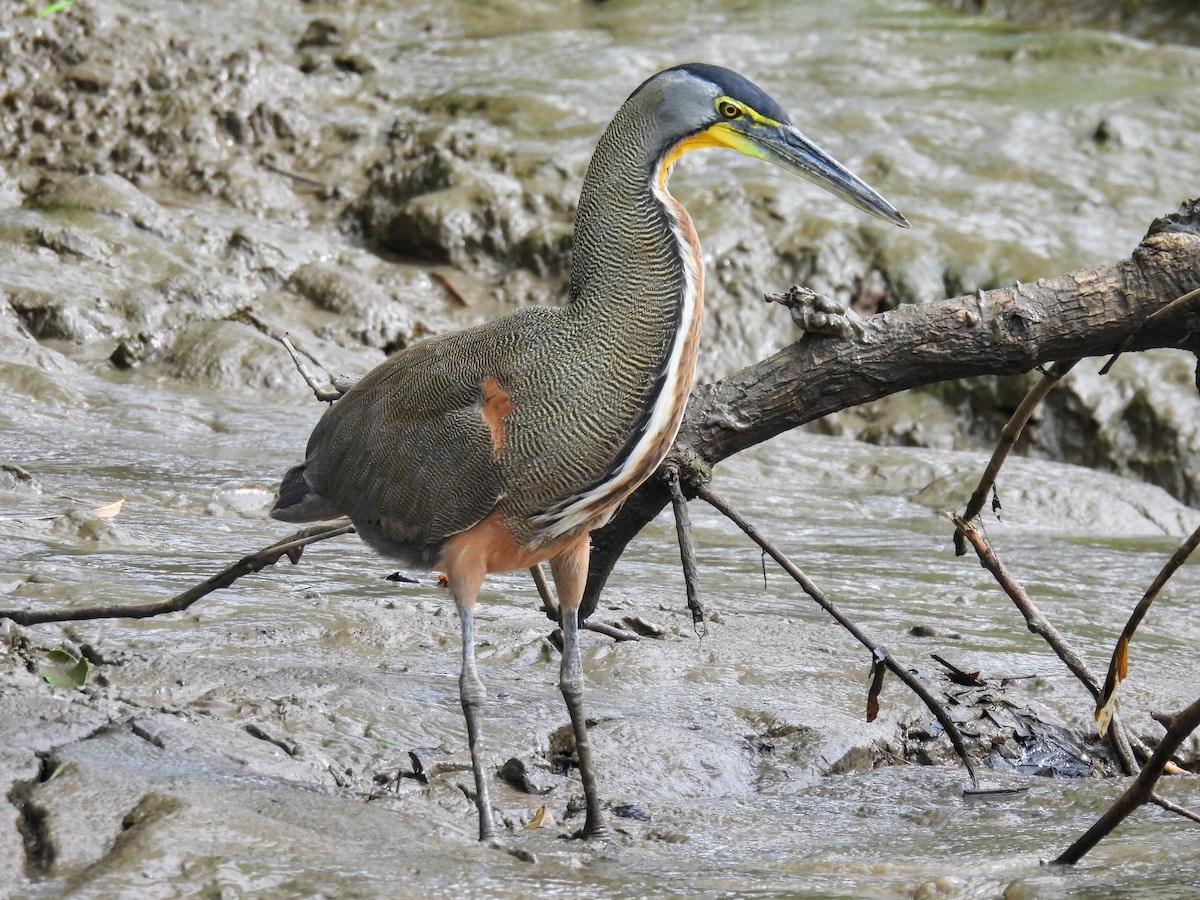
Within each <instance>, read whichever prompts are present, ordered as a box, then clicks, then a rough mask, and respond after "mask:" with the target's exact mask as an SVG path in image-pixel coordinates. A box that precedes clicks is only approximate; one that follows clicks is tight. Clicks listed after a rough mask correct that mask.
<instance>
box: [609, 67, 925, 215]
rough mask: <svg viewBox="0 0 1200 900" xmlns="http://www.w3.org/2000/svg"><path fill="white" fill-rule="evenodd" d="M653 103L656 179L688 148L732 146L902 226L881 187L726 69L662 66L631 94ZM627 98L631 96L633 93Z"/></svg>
mask: <svg viewBox="0 0 1200 900" xmlns="http://www.w3.org/2000/svg"><path fill="white" fill-rule="evenodd" d="M639 95H641V99H643V100H645V101H647V102H649V103H650V104H653V105H654V106H655V109H654V119H653V121H654V125H655V128H656V129H657V134H656V136H655V137H656V138H657V140H656V141H655V144H656V146H657V148H658V158H657V160H656V161H655V162H656V163H657V165H658V172H659V176H658V177H659V178H660V180H665V178H666V175H667V172H668V171H669V169H670V167H671V164H672V163H674V162H675V160H677V159H678V158H679V157H680V156H682V155H683V154H684V153H686V152H687V151H689V150H696V149H699V148H701V147H729V148H731V149H733V150H737V151H738V152H740V153H745V154H746V155H747V156H754V157H757V158H758V159H765V160H766V161H767V162H770V163H774V164H775V165H777V166H779V167H780V168H782V169H786V170H787V171H788V172H792V173H793V174H795V175H799V176H800V177H801V178H806V179H808V180H809V181H811V182H813V183H814V184H816V185H819V186H820V187H823V188H825V190H827V191H829V192H830V193H832V194H834V195H836V196H838V197H841V198H842V199H843V200H845V201H846V202H848V203H850V204H852V205H854V206H856V207H858V208H859V209H861V210H863V211H864V212H868V213H870V214H871V215H873V216H877V217H878V218H880V219H884V220H885V221H888V222H892V223H894V224H896V225H900V226H902V227H904V228H907V227H908V220H907V219H905V218H904V216H902V215H901V214H900V213H899V212H898V211H897V210H896V208H895V207H894V206H892V204H890V203H888V201H887V200H885V199H883V197H882V196H880V194H879V192H878V191H876V190H875V189H874V188H872V187H871V186H870V185H868V184H867V183H866V182H864V181H863V180H862V179H861V178H859V177H858V176H857V175H855V174H853V173H852V172H850V170H849V169H847V168H846V167H845V166H843V165H842V164H841V163H839V162H838V161H837V160H836V159H834V158H833V157H832V156H830V155H829V154H828V153H826V152H825V151H824V150H822V149H821V148H820V147H819V146H817V144H815V143H813V142H812V141H811V140H809V139H808V138H807V137H805V136H804V135H803V134H802V133H801V132H800V130H799V129H798V128H797V127H796V126H795V124H793V122H792V119H791V117H790V116H789V115H788V114H787V113H786V112H785V111H784V109H783V107H781V106H780V105H779V104H778V103H776V102H775V101H774V100H772V99H771V98H770V97H769V96H768V95H767V94H766V92H764V91H763V90H761V89H760V88H759V87H757V86H756V85H754V84H753V83H751V82H750V81H749V80H747V79H746V78H743V77H742V76H741V75H739V74H737V73H736V72H733V71H730V70H729V69H725V68H722V67H720V66H711V65H706V64H703V63H689V64H687V65H683V66H676V67H675V68H673V69H667V70H666V71H664V72H659V73H658V74H657V75H655V76H653V77H652V78H650V79H648V80H647V81H646V82H644V83H643V84H642V86H641V87H639V88H638V89H637V90H636V91H634V93H633V95H632V97H639ZM631 99H632V98H631Z"/></svg>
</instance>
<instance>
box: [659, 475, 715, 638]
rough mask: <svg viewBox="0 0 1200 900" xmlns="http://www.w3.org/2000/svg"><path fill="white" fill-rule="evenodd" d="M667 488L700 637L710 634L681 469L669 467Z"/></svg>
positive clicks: (695, 626)
mask: <svg viewBox="0 0 1200 900" xmlns="http://www.w3.org/2000/svg"><path fill="white" fill-rule="evenodd" d="M665 474H666V478H667V488H668V489H669V490H670V491H671V506H672V508H673V510H674V512H675V534H676V535H677V536H678V537H679V560H680V562H681V563H682V565H683V583H684V587H685V588H686V589H687V605H688V609H689V610H691V612H692V628H694V629H695V631H696V635H697V636H698V637H701V638H702V637H704V636H705V635H707V634H708V629H707V628H706V627H705V625H704V605H703V604H702V603H701V602H700V575H699V573H698V571H697V566H696V542H695V540H694V539H693V537H692V517H691V516H690V515H689V514H688V505H687V499H686V498H685V497H684V496H683V488H682V487H681V486H680V484H679V468H678V467H677V466H668V467H667V471H666V473H665Z"/></svg>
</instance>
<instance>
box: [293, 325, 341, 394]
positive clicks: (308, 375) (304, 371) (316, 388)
mask: <svg viewBox="0 0 1200 900" xmlns="http://www.w3.org/2000/svg"><path fill="white" fill-rule="evenodd" d="M279 342H280V343H281V344H283V346H284V348H285V349H286V350H287V352H288V353H289V354H290V355H291V357H292V362H293V363H295V364H296V370H297V371H298V372H299V373H300V377H301V378H303V379H304V383H305V384H307V385H308V386H309V388H310V389H311V390H312V392H313V393H314V394H315V395H316V397H317V399H318V400H320V401H321V402H322V403H332V402H333V401H334V400H340V399H341V398H342V395H343V394H345V393H346V392H345V391H342V390H338V388H337V387H336V386H335V387H334V388H333V389H332V390H331V389H328V388H323V387H321V385H320V384H318V383H317V379H316V378H315V377H314V376H313V373H312V372H310V371H309V370H308V366H306V365H305V364H304V360H302V359H301V358H300V354H299V353H297V352H296V348H295V347H293V346H292V342H291V341H289V340H288V336H287V335H286V334H285V335H283V336H282V337H280V338H279Z"/></svg>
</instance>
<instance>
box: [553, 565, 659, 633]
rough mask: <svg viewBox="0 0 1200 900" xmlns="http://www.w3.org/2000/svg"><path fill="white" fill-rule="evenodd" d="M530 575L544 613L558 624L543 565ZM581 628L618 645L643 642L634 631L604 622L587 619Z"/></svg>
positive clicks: (556, 606)
mask: <svg viewBox="0 0 1200 900" xmlns="http://www.w3.org/2000/svg"><path fill="white" fill-rule="evenodd" d="M529 574H530V575H532V576H533V583H534V584H535V585H536V586H537V591H538V596H539V597H541V598H542V612H544V613H545V614H546V618H547V619H549V620H550V621H551V622H555V623H557V622H558V602H557V601H556V600H555V599H554V592H553V590H552V589H551V588H550V583H549V582H548V581H546V573H545V572H544V571H542V564H541V563H537V564H536V565H533V566H530V567H529ZM579 627H580V628H584V629H586V630H588V631H594V632H596V634H602V635H604V636H605V637H610V638H612V639H613V640H614V641H617V642H618V643H620V642H622V641H637V640H641V638H639V637H638V635H636V634H634V633H633V632H632V631H625V630H624V629H623V628H617V627H616V626H615V625H605V624H604V623H603V622H593V621H592V620H591V619H585V620H584V621H582V622H580V623H579Z"/></svg>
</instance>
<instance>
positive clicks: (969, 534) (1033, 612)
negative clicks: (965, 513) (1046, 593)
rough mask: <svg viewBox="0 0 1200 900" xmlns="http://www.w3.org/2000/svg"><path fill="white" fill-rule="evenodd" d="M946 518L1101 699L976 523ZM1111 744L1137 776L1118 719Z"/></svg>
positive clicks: (1093, 683) (1037, 631)
mask: <svg viewBox="0 0 1200 900" xmlns="http://www.w3.org/2000/svg"><path fill="white" fill-rule="evenodd" d="M945 515H946V517H947V518H948V519H950V521H951V522H953V523H954V527H955V528H957V529H958V531H959V533H960V534H962V536H963V537H964V538H965V539H966V540H968V541H970V542H971V546H972V547H974V548H975V552H976V554H977V555H978V556H979V562H980V564H981V565H982V566H983V567H984V568H985V569H987V570H988V571H989V572H991V573H992V575H993V576H995V578H996V582H997V583H998V584H999V585H1000V587H1001V588H1003V589H1004V593H1006V594H1008V596H1009V599H1011V600H1012V602H1013V603H1014V604H1016V607H1017V609H1018V610H1020V612H1021V615H1022V616H1024V617H1025V623H1026V624H1027V625H1028V626H1029V630H1030V631H1032V632H1033V633H1034V634H1036V635H1040V636H1041V637H1042V639H1043V640H1045V641H1046V643H1047V644H1049V645H1050V649H1051V650H1053V651H1054V653H1055V655H1056V656H1058V658H1059V659H1061V660H1062V661H1063V662H1064V663H1065V664H1066V666H1067V668H1068V669H1070V670H1071V672H1072V673H1073V674H1074V675H1075V677H1076V678H1077V679H1079V682H1080V683H1081V684H1082V685H1083V686H1084V687H1085V688H1087V689H1088V691H1090V692H1091V695H1092V697H1093V698H1097V697H1099V696H1100V684H1099V682H1098V681H1096V679H1095V678H1094V677H1093V676H1092V673H1091V671H1090V670H1089V669H1088V667H1087V663H1085V662H1084V661H1083V659H1082V658H1081V657H1080V656H1079V655H1078V654H1077V653H1076V652H1075V651H1074V650H1072V649H1071V647H1070V645H1069V644H1068V643H1067V640H1066V638H1064V637H1063V636H1062V633H1061V632H1059V630H1058V629H1057V628H1055V627H1054V625H1053V624H1051V622H1050V620H1049V619H1047V618H1046V617H1045V616H1044V615H1042V611H1041V610H1040V609H1038V608H1037V606H1036V605H1035V604H1034V602H1033V601H1032V600H1031V599H1030V598H1029V595H1028V594H1027V593H1026V592H1025V589H1024V588H1023V587H1021V585H1020V584H1019V583H1018V582H1017V581H1016V579H1014V578H1013V577H1012V575H1010V574H1009V572H1008V570H1007V569H1006V568H1005V567H1004V564H1003V563H1002V562H1000V558H999V557H998V556H996V552H995V551H994V550H993V549H992V547H991V545H990V544H989V543H988V542H987V539H986V538H985V537H984V536H983V533H982V532H980V530H979V529H978V528H976V527H975V524H974V523H973V522H968V521H967V520H966V519H964V518H962V517H961V516H956V515H954V514H953V513H945ZM1109 743H1110V744H1111V745H1112V748H1113V752H1114V753H1115V754H1116V756H1117V762H1119V763H1120V765H1121V771H1123V772H1124V773H1125V774H1126V775H1132V774H1134V773H1136V772H1137V771H1138V765H1137V761H1136V760H1135V759H1134V757H1133V750H1132V749H1131V748H1130V746H1129V740H1128V738H1127V737H1126V735H1125V730H1124V729H1123V728H1121V727H1120V723H1119V722H1117V721H1116V719H1115V717H1114V719H1113V727H1112V734H1110V735H1109Z"/></svg>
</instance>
